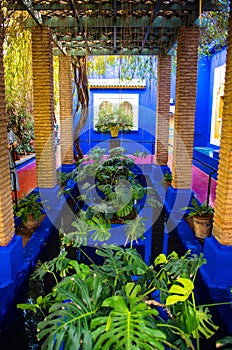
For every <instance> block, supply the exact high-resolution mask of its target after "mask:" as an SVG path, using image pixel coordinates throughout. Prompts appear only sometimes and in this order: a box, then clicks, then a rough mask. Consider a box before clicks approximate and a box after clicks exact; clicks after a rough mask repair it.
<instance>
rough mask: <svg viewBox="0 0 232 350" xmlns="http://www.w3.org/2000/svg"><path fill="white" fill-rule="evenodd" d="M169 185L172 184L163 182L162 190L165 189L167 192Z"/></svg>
mask: <svg viewBox="0 0 232 350" xmlns="http://www.w3.org/2000/svg"><path fill="white" fill-rule="evenodd" d="M171 185H172V183H171V182H170V181H165V182H164V188H165V190H166V191H167V189H168V187H169V186H171Z"/></svg>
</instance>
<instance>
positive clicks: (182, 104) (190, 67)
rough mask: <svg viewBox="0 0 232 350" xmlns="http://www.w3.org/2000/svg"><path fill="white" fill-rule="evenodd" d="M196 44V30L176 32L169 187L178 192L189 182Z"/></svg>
mask: <svg viewBox="0 0 232 350" xmlns="http://www.w3.org/2000/svg"><path fill="white" fill-rule="evenodd" d="M198 43H199V28H197V27H181V28H180V29H179V33H178V48H177V74H176V108H175V116H174V145H173V146H174V147H173V162H172V175H173V181H172V186H173V187H174V188H179V189H181V188H183V189H190V188H191V181H192V154H193V141H194V122H195V109H196V84H197V67H198Z"/></svg>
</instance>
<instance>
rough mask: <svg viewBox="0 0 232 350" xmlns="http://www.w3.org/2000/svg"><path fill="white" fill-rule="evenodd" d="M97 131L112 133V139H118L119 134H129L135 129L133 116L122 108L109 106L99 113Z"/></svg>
mask: <svg viewBox="0 0 232 350" xmlns="http://www.w3.org/2000/svg"><path fill="white" fill-rule="evenodd" d="M95 127H96V129H97V130H98V131H100V132H110V133H111V136H112V137H118V132H119V131H123V132H128V131H130V130H131V129H132V128H133V115H132V114H129V113H126V112H125V111H124V109H123V107H122V106H112V105H111V104H107V105H105V106H104V108H101V109H100V111H99V113H98V119H97V123H96V125H95Z"/></svg>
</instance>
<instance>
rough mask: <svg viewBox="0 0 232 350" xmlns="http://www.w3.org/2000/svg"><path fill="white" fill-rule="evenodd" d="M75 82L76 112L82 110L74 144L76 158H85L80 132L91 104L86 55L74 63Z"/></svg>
mask: <svg viewBox="0 0 232 350" xmlns="http://www.w3.org/2000/svg"><path fill="white" fill-rule="evenodd" d="M73 70H74V82H75V85H76V89H77V106H76V111H75V114H76V113H77V112H78V111H79V109H80V110H81V111H80V118H79V121H78V124H77V127H76V129H75V131H74V145H75V149H76V152H77V154H78V156H74V157H75V159H76V160H78V159H81V158H83V152H82V150H81V147H80V132H81V130H82V129H83V128H84V126H85V124H86V122H87V119H88V106H89V90H88V75H87V59H86V57H85V56H79V57H77V60H76V62H74V63H73Z"/></svg>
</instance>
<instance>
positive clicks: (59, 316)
mask: <svg viewBox="0 0 232 350" xmlns="http://www.w3.org/2000/svg"><path fill="white" fill-rule="evenodd" d="M91 281H92V282H91V283H93V279H91ZM95 287H96V289H97V292H95V293H94V297H95V298H94V299H93V298H92V295H91V294H90V291H91V290H92V291H93V288H89V285H88V283H87V281H86V280H85V281H83V280H82V279H81V278H79V277H78V276H77V275H73V276H72V277H67V278H65V279H64V280H63V281H62V282H61V283H59V284H58V285H57V286H56V292H57V293H58V295H60V296H62V300H63V301H62V302H55V303H54V304H53V305H52V306H51V308H50V310H49V315H48V316H47V317H46V319H45V320H44V321H42V322H40V323H39V324H38V331H39V333H38V339H40V340H43V345H42V349H46V350H47V349H50V350H60V347H61V345H62V346H63V349H64V350H70V349H74V348H75V349H76V348H78V346H80V344H81V343H82V348H83V350H89V349H92V337H91V332H90V321H91V318H92V317H94V316H95V315H96V313H97V310H98V307H97V305H98V306H99V305H100V304H101V302H99V298H104V290H103V287H104V285H103V284H99V283H98V285H97V284H96V283H95Z"/></svg>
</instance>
